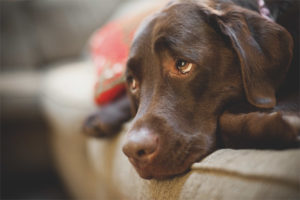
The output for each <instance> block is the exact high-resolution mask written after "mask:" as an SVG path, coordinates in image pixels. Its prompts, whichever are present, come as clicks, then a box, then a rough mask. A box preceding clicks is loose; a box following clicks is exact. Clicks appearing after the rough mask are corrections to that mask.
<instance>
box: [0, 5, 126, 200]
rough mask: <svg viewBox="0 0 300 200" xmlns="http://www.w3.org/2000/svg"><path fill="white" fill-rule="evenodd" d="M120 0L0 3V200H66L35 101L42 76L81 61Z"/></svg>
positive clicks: (43, 123) (38, 105)
mask: <svg viewBox="0 0 300 200" xmlns="http://www.w3.org/2000/svg"><path fill="white" fill-rule="evenodd" d="M124 2H126V1H124V0H84V1H82V0H43V1H38V0H1V1H0V37H1V38H0V52H1V58H0V62H1V63H0V67H1V69H0V70H1V72H0V104H1V105H0V118H1V122H0V127H1V130H0V134H1V165H0V166H1V199H70V198H71V197H70V195H69V194H68V191H67V190H66V189H65V187H64V185H63V184H62V181H61V179H60V178H59V176H58V173H57V171H56V169H55V165H54V163H53V155H52V152H51V148H50V142H49V135H50V132H51V130H50V128H49V125H48V124H47V121H46V120H45V117H44V115H43V112H42V108H41V105H40V101H39V95H40V94H39V93H40V85H41V81H42V80H41V79H42V74H43V73H44V72H45V71H47V70H50V69H51V68H52V66H54V65H55V63H60V62H64V61H69V60H77V59H82V57H85V56H86V54H87V41H88V39H89V37H90V36H91V34H92V33H93V31H95V30H96V29H97V28H99V27H101V25H103V24H104V23H106V22H107V20H108V19H109V18H110V17H111V15H112V14H113V13H114V11H115V10H116V9H117V8H118V7H119V6H120V5H121V4H122V3H124Z"/></svg>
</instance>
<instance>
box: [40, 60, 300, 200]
mask: <svg viewBox="0 0 300 200" xmlns="http://www.w3.org/2000/svg"><path fill="white" fill-rule="evenodd" d="M94 79H95V74H94V71H93V68H92V67H91V64H90V62H88V61H82V62H77V63H69V64H65V65H63V66H61V67H58V68H56V69H54V70H52V71H50V72H48V73H47V74H45V81H44V85H43V95H42V97H41V100H42V102H43V106H44V109H45V114H46V116H47V117H48V119H49V122H50V124H51V126H52V128H53V137H52V141H53V150H54V155H55V158H56V161H57V166H58V169H59V170H60V172H61V175H62V177H63V179H64V181H65V183H66V184H67V186H68V188H69V190H70V191H71V193H72V194H73V195H74V197H76V198H78V199H205V200H207V199H228V200H231V199H253V200H254V199H255V200H256V199H299V198H300V192H299V190H300V150H299V149H290V150H282V151H266V150H232V149H222V150H218V151H216V152H214V153H213V154H211V155H209V156H208V157H206V158H205V159H204V160H202V161H201V162H199V163H195V164H194V165H193V166H192V170H191V171H190V172H189V173H187V174H185V175H183V176H180V177H176V178H173V179H169V180H164V181H156V180H144V179H141V178H140V177H139V176H138V175H137V173H136V172H135V170H134V168H133V167H132V166H131V165H130V163H129V162H128V160H127V158H126V157H125V156H124V154H123V153H122V151H121V148H122V143H123V142H124V135H125V132H126V129H127V127H128V126H129V125H130V123H129V124H127V125H126V126H125V127H124V130H123V131H122V133H120V134H119V135H118V136H116V137H114V138H111V139H95V138H86V137H84V136H83V135H82V134H81V133H80V128H81V124H82V122H83V120H84V118H85V117H86V116H87V115H88V114H89V113H90V112H92V111H93V110H95V109H96V106H95V105H94V104H93V102H92V92H93V83H94V82H93V81H94Z"/></svg>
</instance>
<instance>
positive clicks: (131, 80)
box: [127, 76, 138, 92]
mask: <svg viewBox="0 0 300 200" xmlns="http://www.w3.org/2000/svg"><path fill="white" fill-rule="evenodd" d="M127 82H128V86H129V89H130V90H131V92H135V91H136V89H137V88H138V84H137V81H136V79H135V78H134V77H132V76H129V77H127Z"/></svg>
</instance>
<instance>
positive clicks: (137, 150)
mask: <svg viewBox="0 0 300 200" xmlns="http://www.w3.org/2000/svg"><path fill="white" fill-rule="evenodd" d="M129 135H130V136H129V137H128V138H127V141H126V143H125V145H124V146H123V152H124V153H125V155H126V156H127V157H129V158H134V159H137V160H143V161H146V160H147V159H150V158H151V157H152V156H153V153H155V151H156V150H157V149H158V137H157V136H156V135H154V134H151V133H149V131H148V130H147V132H146V131H145V130H140V131H138V132H137V131H135V132H131V133H130V134H129Z"/></svg>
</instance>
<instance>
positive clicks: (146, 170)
mask: <svg viewBox="0 0 300 200" xmlns="http://www.w3.org/2000/svg"><path fill="white" fill-rule="evenodd" d="M202 158H203V155H201V156H197V157H194V156H191V157H190V158H189V159H186V160H185V162H184V164H183V165H185V166H186V167H184V168H181V169H179V170H178V171H172V172H170V173H159V172H158V171H156V170H155V168H153V167H152V166H151V163H148V162H141V161H138V160H136V159H134V158H128V159H129V161H130V163H131V164H132V165H133V167H134V168H135V169H136V171H137V172H138V174H139V175H140V177H142V178H144V179H152V178H155V179H167V178H170V177H174V176H178V175H182V174H184V173H186V172H188V171H189V170H190V169H191V166H192V164H193V163H195V162H199V160H201V159H202Z"/></svg>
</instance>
